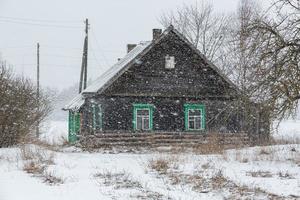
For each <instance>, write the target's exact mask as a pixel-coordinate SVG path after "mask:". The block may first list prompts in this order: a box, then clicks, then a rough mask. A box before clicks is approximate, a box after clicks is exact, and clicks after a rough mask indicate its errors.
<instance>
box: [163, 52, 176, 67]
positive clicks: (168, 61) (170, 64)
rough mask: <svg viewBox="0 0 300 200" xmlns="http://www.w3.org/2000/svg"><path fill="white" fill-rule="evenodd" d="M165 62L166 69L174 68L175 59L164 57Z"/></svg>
mask: <svg viewBox="0 0 300 200" xmlns="http://www.w3.org/2000/svg"><path fill="white" fill-rule="evenodd" d="M165 60H166V63H165V67H166V69H173V68H175V64H176V63H175V57H174V56H169V55H166V57H165Z"/></svg>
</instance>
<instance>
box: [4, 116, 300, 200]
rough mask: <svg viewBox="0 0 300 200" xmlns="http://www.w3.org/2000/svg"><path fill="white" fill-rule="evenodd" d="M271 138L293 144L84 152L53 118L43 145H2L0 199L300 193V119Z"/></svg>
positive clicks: (285, 124) (299, 196)
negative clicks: (210, 150)
mask: <svg viewBox="0 0 300 200" xmlns="http://www.w3.org/2000/svg"><path fill="white" fill-rule="evenodd" d="M273 136H274V137H275V138H276V139H278V140H282V139H287V140H289V141H291V142H290V144H281V145H279V144H277V145H272V146H260V147H247V148H241V149H231V150H226V151H224V152H222V153H216V154H206V155H203V154H200V153H197V152H194V151H190V152H189V151H180V150H177V151H176V150H172V151H171V150H168V148H158V149H157V150H154V151H153V150H152V151H149V152H147V151H140V152H134V151H133V152H117V151H107V150H102V151H101V150H99V151H97V152H87V151H83V150H82V149H80V148H78V147H74V146H69V145H64V146H63V145H62V143H63V142H64V140H65V139H64V138H66V137H67V124H66V122H63V121H51V122H49V123H48V124H47V126H46V128H45V131H44V133H43V134H42V135H41V138H40V139H41V141H43V142H41V144H38V143H36V144H26V145H24V146H16V147H12V148H2V149H0V200H21V199H28V200H41V199H43V200H54V199H55V200H71V199H72V200H82V199H89V200H94V199H95V200H96V199H97V200H98V199H99V200H100V199H101V200H102V199H300V144H299V142H293V141H297V140H298V141H299V139H300V121H297V120H288V121H284V122H283V123H281V124H280V126H279V128H278V130H277V131H275V132H274V134H273ZM297 138H298V139H297ZM45 143H48V144H49V145H45ZM36 163H38V164H36ZM35 165H40V166H35Z"/></svg>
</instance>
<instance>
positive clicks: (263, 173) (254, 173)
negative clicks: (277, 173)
mask: <svg viewBox="0 0 300 200" xmlns="http://www.w3.org/2000/svg"><path fill="white" fill-rule="evenodd" d="M246 175H247V176H252V177H262V178H271V177H273V174H272V173H271V172H270V171H261V170H259V171H250V172H247V173H246Z"/></svg>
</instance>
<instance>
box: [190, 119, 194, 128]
mask: <svg viewBox="0 0 300 200" xmlns="http://www.w3.org/2000/svg"><path fill="white" fill-rule="evenodd" d="M189 129H195V123H194V121H189Z"/></svg>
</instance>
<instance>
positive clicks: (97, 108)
mask: <svg viewBox="0 0 300 200" xmlns="http://www.w3.org/2000/svg"><path fill="white" fill-rule="evenodd" d="M92 115H93V122H92V125H93V130H102V109H101V105H98V104H92Z"/></svg>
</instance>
